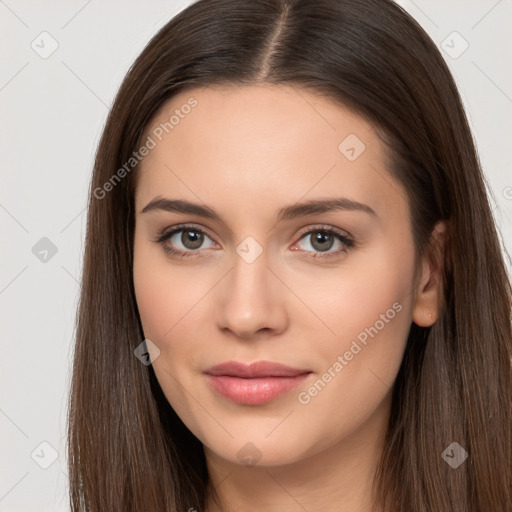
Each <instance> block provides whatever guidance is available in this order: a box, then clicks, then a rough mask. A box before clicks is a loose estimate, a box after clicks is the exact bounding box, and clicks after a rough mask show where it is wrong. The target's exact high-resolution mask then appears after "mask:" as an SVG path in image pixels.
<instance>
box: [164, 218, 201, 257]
mask: <svg viewBox="0 0 512 512" xmlns="http://www.w3.org/2000/svg"><path fill="white" fill-rule="evenodd" d="M205 238H207V239H209V240H211V238H210V237H209V236H208V235H207V234H206V232H205V231H203V230H202V229H199V228H196V227H195V226H190V225H180V226H175V227H173V228H172V229H170V230H164V231H163V232H162V233H161V234H160V235H159V236H158V238H157V239H156V240H155V241H156V242H158V243H160V244H162V246H163V248H164V250H165V252H166V253H167V254H170V255H172V256H175V257H178V258H190V257H195V256H197V254H196V253H198V249H200V248H202V249H208V248H211V246H210V247H201V246H202V245H203V243H204V241H205Z"/></svg>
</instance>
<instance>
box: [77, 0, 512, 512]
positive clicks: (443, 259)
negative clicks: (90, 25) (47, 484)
mask: <svg viewBox="0 0 512 512" xmlns="http://www.w3.org/2000/svg"><path fill="white" fill-rule="evenodd" d="M510 313H511V290H510V281H509V278H508V276H507V273H506V269H505V265H504V262H503V257H502V253H501V248H500V244H499V242H498V237H497V233H496V228H495V226H494V223H493V219H492V215H491V210H490V207H489V202H488V199H487V195H486V189H485V184H484V178H483V176H482V172H481V170H480V167H479V163H478V158H477V154H476V150H475V147H474V144H473V140H472V137H471V133H470V129H469V127H468V123H467V120H466V117H465V114H464V110H463V107H462V103H461V100H460V97H459V94H458V92H457V89H456V86H455V84H454V81H453V79H452V77H451V75H450V73H449V71H448V69H447V66H446V64H445V63H444V61H443V59H442V57H441V55H440V54H439V51H438V50H437V48H436V46H435V45H434V43H433V42H432V41H431V40H430V39H429V38H428V36H427V35H426V34H425V32H424V31H423V30H422V29H421V28H420V27H419V26H418V24H417V23H416V22H415V21H414V20H412V19H411V17H410V16H408V15H407V14H406V13H405V12H404V11H403V10H402V9H401V8H400V7H398V6H397V5H396V4H394V3H393V2H391V1H388V0H378V1H374V2H372V3H371V7H370V6H369V3H368V2H367V1H364V0H337V1H332V0H331V1H328V0H320V1H319V0H315V1H313V0H282V1H280V0H258V1H250V0H210V1H206V0H199V1H197V2H195V3H193V4H192V5H190V6H189V7H187V8H186V9H185V10H183V11H182V12H181V13H180V14H179V15H177V16H176V17H175V18H174V19H172V20H171V21H170V22H169V23H168V24H167V25H166V26H165V27H164V28H163V29H161V30H160V32H159V33H158V34H157V35H156V36H155V37H154V38H153V39H152V41H151V42H150V43H149V44H148V46H147V47H146V48H145V49H144V51H143V52H142V53H141V55H140V56H139V58H138V59H137V61H136V62H135V64H134V65H133V67H132V68H131V69H130V71H129V73H128V75H127V77H126V78H125V80H124V82H123V84H122V86H121V88H120V90H119V92H118V95H117V97H116V100H115V102H114V105H113V107H112V111H111V113H110V116H109V118H108V120H107V124H106V126H105V129H104V133H103V136H102V139H101V142H100V145H99V149H98V153H97V157H96V163H95V168H94V174H93V178H92V183H91V195H90V203H89V213H88V228H87V239H86V250H85V261H84V273H83V288H82V295H81V301H80V308H79V314H78V326H77V341H76V351H75V361H74V373H73V382H72V390H71V397H70V409H69V466H70V484H71V493H70V494H71V504H72V509H73V510H74V511H78V510H91V511H92V510H123V511H139V510H140V511H142V510H145V511H149V510H151V511H164V510H173V511H174V510H176V511H182V510H185V511H186V510H188V511H192V510H205V511H208V512H213V511H220V510H222V511H224V510H226V511H227V510H251V511H252V510H287V511H292V510H309V511H313V510H323V511H331V510H332V511H345V510H346V511H349V510H350V511H352V510H359V511H361V512H363V511H364V512H366V511H371V510H376V511H382V512H388V511H404V512H405V511H407V512H410V511H415V512H427V511H429V512H430V511H441V510H451V511H460V512H462V511H465V512H467V511H471V512H477V511H478V512H488V511H489V510H500V511H501V510H502V511H505V510H510V502H511V495H510V489H511V485H510V484H511V466H510V461H511V445H512V442H511V441H512V440H511V421H510V420H511V409H510V403H511V339H512V334H511V323H510Z"/></svg>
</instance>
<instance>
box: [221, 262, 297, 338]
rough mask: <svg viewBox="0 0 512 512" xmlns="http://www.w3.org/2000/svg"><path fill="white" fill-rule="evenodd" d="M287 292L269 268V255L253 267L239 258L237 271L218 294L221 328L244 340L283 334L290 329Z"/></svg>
mask: <svg viewBox="0 0 512 512" xmlns="http://www.w3.org/2000/svg"><path fill="white" fill-rule="evenodd" d="M287 292H288V293H290V292H289V290H288V289H287V288H286V286H285V285H284V284H283V283H282V281H281V280H280V279H279V278H278V277H277V276H276V272H275V271H273V270H272V269H271V268H269V266H268V261H267V258H266V256H265V252H263V254H261V255H260V256H259V257H258V258H257V259H256V260H255V261H253V262H252V263H248V262H247V261H244V259H243V258H241V257H239V256H238V255H237V254H235V257H234V263H233V268H232V269H231V271H230V272H229V273H228V274H227V276H226V277H225V278H224V279H223V283H222V286H221V288H220V290H218V295H217V304H216V307H217V322H218V327H219V328H220V329H221V330H223V331H229V332H231V333H232V334H233V335H234V336H236V337H237V338H243V339H256V338H260V337H261V336H273V335H276V334H279V333H281V332H283V331H284V330H285V329H286V328H287V325H288V314H287V311H286V309H285V304H286V303H287V301H286V300H285V296H284V295H285V294H286V293H287Z"/></svg>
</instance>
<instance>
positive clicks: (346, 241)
mask: <svg viewBox="0 0 512 512" xmlns="http://www.w3.org/2000/svg"><path fill="white" fill-rule="evenodd" d="M182 231H193V232H195V233H200V234H202V235H205V236H207V237H208V238H210V239H211V238H212V237H211V236H210V235H208V233H207V232H206V231H204V230H202V229H200V228H197V227H195V226H193V225H190V224H180V225H178V226H174V227H173V228H171V229H170V230H169V229H164V230H163V231H162V232H161V233H159V235H158V237H157V238H156V240H154V241H155V242H156V243H159V244H161V245H162V247H163V249H164V251H165V252H166V254H168V255H169V256H173V257H176V258H181V259H186V258H194V257H196V254H197V253H198V252H199V250H188V251H181V250H179V249H174V248H172V247H169V246H168V245H165V242H166V241H167V240H169V239H170V238H171V237H172V236H173V235H175V234H176V233H180V232H182ZM318 232H322V233H327V234H329V235H333V236H334V237H336V238H337V239H338V240H339V241H340V242H341V243H342V244H343V245H344V246H345V247H344V248H342V249H340V250H338V251H335V252H329V253H328V252H326V253H322V252H316V253H313V255H311V256H307V258H311V259H323V260H325V259H329V258H334V257H336V256H339V255H340V254H341V253H343V252H346V250H347V249H350V248H352V247H354V246H355V245H356V244H355V241H354V240H353V239H352V238H350V237H348V236H346V235H344V234H342V232H341V231H338V230H336V229H334V228H332V227H324V226H315V227H313V228H311V229H309V230H308V231H306V232H304V233H302V234H301V235H300V236H299V239H298V241H300V240H302V239H303V238H306V237H307V236H308V235H311V234H313V233H318ZM305 252H308V253H309V252H311V251H305Z"/></svg>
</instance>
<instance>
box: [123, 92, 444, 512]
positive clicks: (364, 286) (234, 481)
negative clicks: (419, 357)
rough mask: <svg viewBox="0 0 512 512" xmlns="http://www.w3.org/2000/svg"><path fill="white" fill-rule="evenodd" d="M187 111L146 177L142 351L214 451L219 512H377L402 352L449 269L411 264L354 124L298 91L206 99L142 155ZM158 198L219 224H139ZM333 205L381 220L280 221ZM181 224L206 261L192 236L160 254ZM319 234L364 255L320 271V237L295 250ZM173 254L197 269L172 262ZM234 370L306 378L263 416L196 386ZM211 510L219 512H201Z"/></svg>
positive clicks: (140, 282) (171, 106) (392, 206)
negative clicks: (221, 369)
mask: <svg viewBox="0 0 512 512" xmlns="http://www.w3.org/2000/svg"><path fill="white" fill-rule="evenodd" d="M191 97H193V98H195V99H196V100H197V102H198V104H197V106H196V107H195V108H194V109H192V111H191V112H190V114H188V115H187V116H184V117H183V118H182V119H180V121H179V124H177V125H176V126H175V127H174V129H173V130H172V131H170V132H169V134H168V135H166V136H165V137H163V138H162V140H161V141H158V144H157V145H156V147H155V148H153V149H152V150H151V151H150V152H149V154H148V155H147V156H146V157H145V158H144V160H143V161H142V163H141V166H140V169H139V171H138V172H139V175H138V176H137V186H136V194H135V205H136V228H135V241H134V268H133V276H134V285H135V292H136V297H137V304H138V308H139V313H140V316H141V320H142V324H143V329H144V334H145V337H146V338H147V339H150V340H151V341H152V342H153V343H155V345H156V346H157V347H158V349H159V350H160V353H159V355H158V357H156V358H154V361H153V367H154V371H155V373H156V376H157V378H158V381H159V383H160V385H161V387H162V390H163V392H164V394H165V396H166V397H167V399H168V401H169V403H170V404H171V405H172V407H173V408H174V409H175V411H176V412H177V414H178V415H179V416H180V418H181V419H182V421H183V422H184V423H185V424H186V425H187V427H188V428H189V429H190V430H191V432H192V433H193V434H194V435H195V436H196V437H197V438H198V439H199V440H200V441H201V442H202V443H203V445H204V450H205V456H206V460H207V465H208V470H209V474H210V477H211V481H212V482H213V485H214V486H215V487H216V490H217V492H218V493H219V495H220V497H221V500H222V503H223V506H222V510H244V511H253V510H254V511H261V510H266V511H270V512H273V511H283V510H287V511H290V512H293V511H304V510H308V511H309V512H312V511H320V510H321V511H322V512H328V511H336V512H340V511H342V512H343V511H351V512H354V511H359V512H367V511H368V512H369V511H370V510H371V493H370V488H371V483H372V478H373V475H374V472H375V468H376V464H377V460H378V457H379V455H380V452H381V449H382V439H383V435H384V431H385V428H386V425H387V421H388V416H389V411H390V403H391V390H392V386H393V383H394V381H395V378H396V375H397V372H398V370H399V367H400V363H401V361H402V357H403V352H404V349H405V345H406V340H407V335H408V332H409V329H410V325H411V322H412V321H415V322H416V323H417V324H418V325H423V326H428V325H431V324H432V323H434V322H435V321H436V319H437V315H438V313H437V311H438V307H439V297H440V277H439V276H440V275H441V269H440V268H439V267H438V266H436V265H435V264H434V263H431V262H430V260H429V259H428V258H427V257H426V256H425V257H424V258H423V260H421V263H420V264H419V265H418V266H416V265H415V248H414V244H413V239H412V233H411V225H410V213H409V205H408V203H407V200H406V194H405V191H404V190H403V188H402V186H401V185H400V184H399V183H398V182H396V181H395V180H394V179H393V178H392V177H391V175H390V174H389V172H388V170H387V169H386V161H387V155H386V147H385V146H384V144H383V143H382V141H381V140H380V139H379V137H378V136H377V133H376V132H375V130H374V129H373V127H372V126H371V125H370V124H368V123H367V122H366V121H365V120H363V119H362V118H361V117H359V116H357V115H356V114H354V113H353V112H351V111H350V110H348V109H347V108H344V107H343V106H340V105H337V104H335V103H333V102H332V101H331V100H328V99H325V98H323V97H321V96H319V95H317V94H314V93H312V92H307V91H305V90H303V89H298V88H295V87H293V88H292V87H290V86H273V85H269V84H262V85H257V86H244V87H226V88H218V87H217V88H195V89H191V90H189V91H183V92H181V93H179V94H178V95H176V96H174V97H173V98H171V99H170V100H169V101H168V102H167V103H166V104H165V105H164V106H163V107H162V108H161V109H160V110H159V112H158V113H157V114H156V115H155V116H154V118H153V119H152V120H151V121H150V123H148V127H147V129H146V133H145V135H144V138H146V137H147V136H148V135H151V133H152V129H154V127H155V126H157V125H158V124H159V123H160V122H164V121H167V120H168V119H169V117H170V115H172V113H173V112H174V110H175V109H179V108H180V107H181V106H182V105H184V104H185V103H186V102H187V101H188V100H189V98H191ZM349 134H355V135H356V136H357V137H358V138H359V139H360V140H361V141H363V143H364V144H365V147H366V148H365V150H364V151H363V152H362V153H361V154H360V155H359V156H358V157H357V158H356V159H355V160H354V161H350V160H348V159H347V158H346V157H345V156H344V154H342V152H340V150H339V149H338V146H339V144H340V143H341V142H342V141H343V140H344V139H345V138H346V137H347V136H348V135H349ZM155 140H157V139H155ZM157 197H160V198H162V197H165V198H172V199H182V200H188V201H191V202H196V203H199V204H202V205H208V206H209V207H210V208H211V209H213V210H215V212H217V213H218V214H219V215H220V216H221V217H222V219H223V220H224V223H223V222H220V221H217V220H214V219H209V218H204V217H201V216H199V215H196V214H182V213H177V212H170V211H163V210H153V211H147V212H145V213H141V211H142V209H143V208H144V207H145V206H146V205H147V204H148V203H149V202H150V201H152V200H153V199H155V198H157ZM333 197H345V198H348V199H350V200H352V201H357V202H360V203H364V204H365V205H368V206H369V207H371V208H372V209H373V210H374V211H375V213H376V216H373V215H370V214H368V213H366V212H364V211H358V210H354V211H350V210H337V211H331V212H327V213H320V214H314V215H307V216H301V217H297V218H294V219H289V220H284V221H282V222H279V223H277V222H276V221H277V212H278V210H279V209H280V208H283V207H285V206H288V205H292V204H294V203H297V202H305V201H309V200H313V199H325V198H333ZM181 223H187V224H193V225H194V227H196V228H201V229H203V230H204V231H206V232H207V236H206V237H205V238H204V241H203V244H202V245H201V246H200V248H199V249H193V248H192V249H189V248H188V247H187V246H184V245H183V243H182V242H181V233H179V234H177V235H174V236H173V238H172V241H170V240H167V241H165V242H164V243H163V244H162V243H158V242H155V239H156V238H158V236H159V233H160V232H161V231H162V230H164V229H166V228H169V227H172V226H176V225H178V224H181ZM322 227H323V228H324V229H325V228H330V227H332V228H338V229H339V230H341V231H342V233H345V234H347V233H348V234H350V236H351V238H352V239H353V240H354V241H355V246H353V247H346V246H344V245H343V243H341V242H340V241H338V240H337V239H336V238H333V241H332V246H331V247H329V245H328V244H325V245H324V247H325V248H326V251H327V252H328V253H330V254H331V255H332V256H333V257H331V258H330V259H324V260H322V259H314V258H313V257H312V255H313V254H322V250H321V249H318V245H315V244H314V240H315V238H314V237H315V232H314V233H313V234H311V233H310V234H309V235H306V236H305V237H304V238H302V240H301V236H302V234H305V233H307V232H309V231H310V230H314V229H315V228H316V229H317V231H321V228H322ZM443 232H444V225H443V224H439V225H438V226H437V227H436V230H435V231H434V233H433V236H435V237H437V238H438V239H439V240H440V241H442V234H443ZM248 236H250V237H253V238H254V239H255V240H256V241H257V243H258V244H259V246H260V247H261V249H262V253H261V254H260V255H259V256H258V257H257V258H256V259H255V260H254V261H252V262H250V263H248V262H247V261H246V260H245V259H244V258H242V257H241V256H240V255H239V253H237V251H236V249H237V247H238V246H239V245H240V244H241V242H242V241H243V240H244V239H245V238H246V237H248ZM165 244H166V245H167V246H173V247H174V248H175V249H181V250H183V251H187V250H188V251H189V252H190V251H196V252H195V255H193V257H191V258H188V259H179V258H176V257H173V256H172V255H169V254H167V253H166V252H165V250H164V248H163V245H165ZM189 247H190V246H189ZM250 250H251V251H253V250H254V247H253V248H252V249H250ZM397 303H398V304H399V305H400V306H401V308H400V311H399V312H396V314H395V315H394V317H393V318H392V319H389V318H388V317H386V318H388V322H384V327H383V328H382V329H380V330H378V334H377V335H375V336H374V337H373V338H370V337H369V338H368V342H367V345H366V346H364V345H362V344H361V343H359V345H360V346H361V347H362V349H361V350H360V351H359V352H358V353H357V354H356V355H354V356H353V358H352V359H351V360H350V361H346V360H345V362H346V363H347V364H346V365H344V366H343V369H342V370H341V371H339V372H334V373H335V377H333V378H332V379H331V380H330V382H328V383H327V384H326V385H325V386H324V387H323V389H321V391H320V392H318V393H317V394H316V395H315V396H313V397H310V398H311V399H310V401H309V402H308V403H306V404H304V403H301V402H300V401H299V399H298V395H299V393H300V392H307V391H308V389H310V388H311V386H312V385H313V384H314V383H315V382H317V381H318V379H319V378H321V377H322V375H324V373H325V372H326V371H327V370H328V368H332V367H333V364H334V363H335V362H336V361H337V358H338V356H339V355H341V356H343V355H344V354H345V353H346V352H347V351H348V350H349V349H350V347H351V344H352V342H353V341H354V340H357V336H358V335H359V334H360V333H361V332H363V331H364V330H365V328H369V327H370V326H375V325H376V322H377V321H378V320H379V319H380V318H382V317H381V315H382V314H386V311H388V310H389V309H390V308H393V304H395V306H396V304H397ZM379 325H380V324H379ZM228 360H237V361H242V362H246V363H250V362H253V361H258V360H269V361H275V362H280V363H283V364H286V365H289V366H292V367H297V368H303V369H307V370H310V371H312V372H313V373H312V375H310V376H309V377H308V379H307V381H305V382H304V383H303V384H302V385H301V386H300V387H299V388H297V389H295V390H293V391H291V392H288V393H286V394H285V395H282V396H280V397H278V398H276V399H275V400H273V401H271V402H269V403H267V404H263V405H239V404H236V403H234V402H231V401H229V400H228V399H226V398H224V397H223V396H221V395H218V394H217V393H215V391H213V390H212V389H211V388H210V387H209V386H208V384H207V381H206V377H205V376H204V375H203V371H204V370H205V369H206V368H208V367H210V366H213V365H215V364H218V363H221V362H224V361H228ZM302 396H304V395H302ZM249 442H250V443H252V445H249V447H248V446H247V443H249ZM244 446H245V451H247V450H248V451H249V452H250V454H252V455H254V457H256V458H257V457H260V458H259V459H258V460H257V462H256V464H253V465H251V464H247V463H246V462H245V463H244V460H242V459H241V457H240V456H239V455H238V453H239V451H240V450H241V449H242V448H243V447H244ZM192 505H193V504H191V506H192ZM206 510H208V512H213V511H215V510H219V509H218V508H216V507H214V505H213V503H207V504H206Z"/></svg>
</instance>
